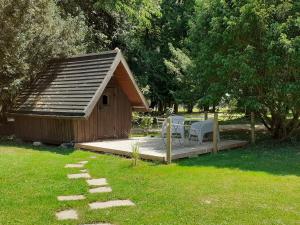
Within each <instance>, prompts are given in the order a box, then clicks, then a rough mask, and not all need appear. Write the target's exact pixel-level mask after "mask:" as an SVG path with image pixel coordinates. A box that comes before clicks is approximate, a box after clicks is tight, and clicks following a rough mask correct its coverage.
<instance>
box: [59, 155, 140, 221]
mask: <svg viewBox="0 0 300 225" xmlns="http://www.w3.org/2000/svg"><path fill="white" fill-rule="evenodd" d="M90 158H91V159H95V158H97V157H96V156H90ZM87 163H88V161H80V162H78V163H71V164H66V165H65V168H82V169H80V170H79V171H80V173H74V174H68V175H67V177H68V178H69V179H86V182H87V184H88V186H90V189H89V193H90V194H96V193H109V192H112V189H111V187H109V186H107V185H108V183H107V180H106V178H97V179H92V178H91V176H90V174H89V173H88V170H87V169H84V168H83V167H84V165H85V164H87ZM83 199H86V197H85V195H66V196H57V200H58V201H78V200H83ZM134 205H135V204H134V203H133V202H132V201H130V200H111V201H106V202H93V203H90V204H89V207H90V208H91V209H105V208H111V207H120V206H134ZM56 217H57V219H58V220H77V219H78V213H77V211H76V210H74V209H68V210H63V211H60V212H57V213H56ZM82 225H113V224H110V223H93V224H82Z"/></svg>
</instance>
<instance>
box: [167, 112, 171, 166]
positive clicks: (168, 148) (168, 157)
mask: <svg viewBox="0 0 300 225" xmlns="http://www.w3.org/2000/svg"><path fill="white" fill-rule="evenodd" d="M166 138H167V164H170V163H171V162H172V119H171V117H168V118H167V137H166Z"/></svg>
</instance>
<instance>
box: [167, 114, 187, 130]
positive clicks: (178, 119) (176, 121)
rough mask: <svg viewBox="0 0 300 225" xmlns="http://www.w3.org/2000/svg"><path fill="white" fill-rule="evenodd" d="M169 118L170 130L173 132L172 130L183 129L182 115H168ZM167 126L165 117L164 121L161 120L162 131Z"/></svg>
mask: <svg viewBox="0 0 300 225" xmlns="http://www.w3.org/2000/svg"><path fill="white" fill-rule="evenodd" d="M170 117H171V120H172V127H171V129H172V132H174V130H177V131H181V130H184V117H183V116H176V115H174V116H170ZM166 128H167V119H165V121H164V122H163V125H162V132H163V133H164V132H165V131H166Z"/></svg>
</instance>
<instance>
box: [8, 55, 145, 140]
mask: <svg viewBox="0 0 300 225" xmlns="http://www.w3.org/2000/svg"><path fill="white" fill-rule="evenodd" d="M133 110H138V111H148V110H149V107H148V103H147V101H146V100H145V98H144V96H143V94H142V93H141V91H140V90H139V88H138V86H137V84H136V82H135V80H134V77H133V75H132V73H131V71H130V69H129V67H128V65H127V63H126V61H125V59H124V57H123V55H122V53H121V51H120V50H119V49H115V50H113V51H107V52H102V53H99V54H87V55H81V56H74V57H70V58H65V59H56V60H53V61H52V62H51V63H50V64H49V66H48V67H47V69H46V70H45V71H44V72H43V73H42V74H41V75H40V76H39V79H37V80H36V82H35V83H34V85H32V86H31V87H29V88H28V89H27V90H25V91H24V92H23V93H22V94H21V96H20V97H19V98H18V100H17V104H16V105H15V106H14V108H13V109H12V111H11V112H10V115H12V116H13V117H14V118H15V127H16V129H15V130H16V132H15V133H16V136H17V137H18V138H21V139H23V140H25V141H41V142H43V143H50V144H61V143H67V142H74V143H78V142H87V141H96V140H99V139H115V138H127V137H128V135H129V133H130V129H131V114H132V111H133Z"/></svg>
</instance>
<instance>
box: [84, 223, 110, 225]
mask: <svg viewBox="0 0 300 225" xmlns="http://www.w3.org/2000/svg"><path fill="white" fill-rule="evenodd" d="M83 225H113V224H111V223H89V224H83Z"/></svg>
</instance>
